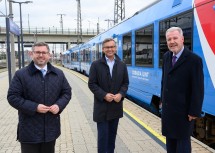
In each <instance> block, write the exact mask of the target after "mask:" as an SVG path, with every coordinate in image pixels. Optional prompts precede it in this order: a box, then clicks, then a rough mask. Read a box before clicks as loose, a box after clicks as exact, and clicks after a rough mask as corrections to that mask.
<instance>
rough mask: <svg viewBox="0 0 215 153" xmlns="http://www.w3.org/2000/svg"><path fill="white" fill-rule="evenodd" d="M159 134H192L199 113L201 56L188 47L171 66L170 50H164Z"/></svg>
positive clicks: (201, 87)
mask: <svg viewBox="0 0 215 153" xmlns="http://www.w3.org/2000/svg"><path fill="white" fill-rule="evenodd" d="M162 72H163V73H162V82H161V100H162V115H161V117H162V134H163V135H164V136H166V137H168V138H176V139H183V138H188V137H189V136H190V135H192V132H193V124H194V121H191V122H190V121H189V120H188V115H192V116H196V117H200V115H201V109H202V103H203V97H204V75H203V65H202V60H201V58H200V57H199V56H197V55H196V54H194V53H192V52H191V51H190V50H188V49H187V48H185V49H184V51H183V53H182V54H181V56H180V58H179V59H178V61H177V62H176V63H175V65H174V67H172V52H171V51H168V52H167V53H165V55H164V58H163V67H162Z"/></svg>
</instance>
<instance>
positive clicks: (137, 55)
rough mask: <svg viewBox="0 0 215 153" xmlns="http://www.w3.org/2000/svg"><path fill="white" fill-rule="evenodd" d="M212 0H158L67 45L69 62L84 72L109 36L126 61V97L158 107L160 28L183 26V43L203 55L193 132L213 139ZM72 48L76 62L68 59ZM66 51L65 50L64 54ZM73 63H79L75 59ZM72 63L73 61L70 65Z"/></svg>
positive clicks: (214, 7)
mask: <svg viewBox="0 0 215 153" xmlns="http://www.w3.org/2000/svg"><path fill="white" fill-rule="evenodd" d="M214 19H215V0H157V1H156V2H154V3H153V4H151V5H149V6H148V7H146V8H144V9H142V10H140V11H138V12H136V13H135V14H134V15H133V16H132V17H130V18H128V19H126V20H124V21H122V22H121V23H119V24H117V25H115V26H114V27H112V28H111V29H109V30H107V31H105V32H103V33H101V34H99V35H97V36H96V37H94V38H92V39H90V40H89V41H88V42H86V43H84V44H81V45H78V46H76V47H74V48H71V49H70V50H69V51H70V53H69V54H70V55H69V56H70V57H71V58H68V57H67V58H68V59H70V63H71V65H73V66H72V67H73V68H72V69H75V68H74V67H76V66H78V68H76V70H78V71H80V72H82V73H84V74H86V75H88V74H89V68H90V64H91V63H92V62H93V61H94V60H96V59H98V58H100V57H101V55H102V46H101V43H102V41H103V40H104V39H105V38H107V37H112V38H114V39H115V40H116V42H117V50H118V52H117V54H118V55H119V57H120V58H121V59H122V60H123V61H124V62H125V63H126V64H127V67H128V72H129V80H130V84H129V89H128V93H127V95H128V97H131V98H133V99H135V100H137V101H139V102H140V103H141V104H142V105H144V106H149V107H150V108H151V110H152V111H154V112H155V113H156V112H158V108H159V102H160V88H161V73H162V72H161V66H162V57H163V54H164V53H165V52H166V51H167V50H168V48H167V45H166V38H165V32H166V30H167V29H168V28H170V27H172V26H179V27H181V28H182V29H183V32H184V37H185V42H184V43H185V45H186V46H187V47H188V48H190V49H191V50H193V52H194V53H195V54H198V55H199V56H200V57H201V58H202V59H203V65H204V77H205V80H204V81H205V95H204V103H203V110H202V111H203V114H204V115H205V117H204V118H201V119H198V120H197V121H196V127H195V135H196V137H197V138H198V139H200V140H202V141H204V142H206V143H207V144H209V145H214V144H215V117H214V116H215V102H214V101H215V66H214V64H215V43H214V40H215V20H214ZM73 54H76V55H77V56H78V57H77V58H76V62H73V60H74V57H76V56H74V55H73ZM65 57H66V56H65ZM77 63H78V64H77ZM74 65H76V66H74Z"/></svg>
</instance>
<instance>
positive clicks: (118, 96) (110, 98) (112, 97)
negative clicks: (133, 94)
mask: <svg viewBox="0 0 215 153" xmlns="http://www.w3.org/2000/svg"><path fill="white" fill-rule="evenodd" d="M104 99H105V100H106V101H108V102H112V101H113V100H114V101H115V102H120V100H121V99H122V95H121V94H120V93H118V94H115V95H114V94H111V93H107V94H106V96H105V97H104Z"/></svg>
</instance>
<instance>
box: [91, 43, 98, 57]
mask: <svg viewBox="0 0 215 153" xmlns="http://www.w3.org/2000/svg"><path fill="white" fill-rule="evenodd" d="M91 49H92V61H95V60H96V59H97V55H96V54H97V52H96V46H92V47H91Z"/></svg>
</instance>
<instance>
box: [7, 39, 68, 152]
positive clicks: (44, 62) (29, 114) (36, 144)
mask: <svg viewBox="0 0 215 153" xmlns="http://www.w3.org/2000/svg"><path fill="white" fill-rule="evenodd" d="M31 56H32V59H33V60H32V62H31V63H30V64H29V65H28V66H27V67H24V68H22V69H20V70H18V71H16V73H15V75H14V77H13V79H12V82H11V84H10V87H9V90H8V95H7V99H8V102H9V103H10V105H11V106H12V107H14V108H15V109H17V110H18V115H19V123H18V129H17V139H18V140H19V141H20V143H21V152H22V153H54V152H55V141H56V139H57V138H58V137H59V136H60V113H61V112H62V111H63V109H64V108H65V107H66V105H67V104H68V103H69V101H70V99H71V87H70V85H69V83H68V81H67V79H66V78H65V76H64V74H63V72H62V71H61V70H60V69H58V68H55V67H54V66H52V65H51V64H50V63H49V62H48V61H49V59H50V50H49V46H48V44H46V43H43V42H41V43H36V44H34V45H33V47H32V53H31Z"/></svg>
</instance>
